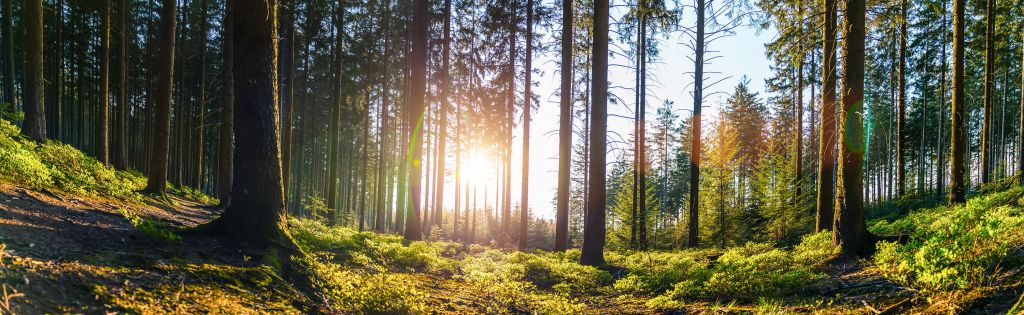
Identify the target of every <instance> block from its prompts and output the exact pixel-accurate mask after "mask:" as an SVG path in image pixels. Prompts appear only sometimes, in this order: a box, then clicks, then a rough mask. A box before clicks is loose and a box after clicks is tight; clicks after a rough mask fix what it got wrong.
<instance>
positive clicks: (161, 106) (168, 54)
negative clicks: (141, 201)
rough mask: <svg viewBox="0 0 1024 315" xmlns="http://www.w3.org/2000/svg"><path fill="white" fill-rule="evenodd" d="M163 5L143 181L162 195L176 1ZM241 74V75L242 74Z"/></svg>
mask: <svg viewBox="0 0 1024 315" xmlns="http://www.w3.org/2000/svg"><path fill="white" fill-rule="evenodd" d="M162 2H163V7H162V8H161V9H160V36H159V38H160V39H159V41H160V51H159V52H158V55H157V60H158V62H160V70H159V73H158V75H157V82H156V91H154V92H155V93H154V94H155V95H154V98H155V99H156V118H155V119H156V120H155V126H153V128H154V132H153V156H152V159H151V160H150V162H149V174H148V175H149V183H148V184H147V185H146V190H145V191H146V192H148V193H150V194H155V195H161V196H162V195H164V192H165V190H166V189H167V162H168V160H169V157H170V145H171V133H170V130H171V94H172V90H171V85H172V84H173V82H172V81H173V76H174V40H175V35H174V33H175V28H176V27H177V26H176V25H177V23H178V22H177V17H176V16H175V11H176V10H177V6H178V2H177V1H176V0H163V1H162ZM242 77H245V76H242Z"/></svg>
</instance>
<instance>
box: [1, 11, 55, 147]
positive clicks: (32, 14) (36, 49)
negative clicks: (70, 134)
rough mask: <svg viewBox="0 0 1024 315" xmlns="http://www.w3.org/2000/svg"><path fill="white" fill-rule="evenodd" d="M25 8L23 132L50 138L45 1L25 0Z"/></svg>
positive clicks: (41, 138) (39, 137)
mask: <svg viewBox="0 0 1024 315" xmlns="http://www.w3.org/2000/svg"><path fill="white" fill-rule="evenodd" d="M8 2H9V1H8ZM24 11H25V82H24V87H23V90H24V92H25V99H24V102H25V107H24V112H25V120H24V122H23V124H22V129H21V132H22V133H23V134H25V135H26V136H28V137H29V138H32V139H33V140H35V141H39V142H43V141H46V110H45V109H44V103H43V1H42V0H25V7H24ZM8 16H9V15H8Z"/></svg>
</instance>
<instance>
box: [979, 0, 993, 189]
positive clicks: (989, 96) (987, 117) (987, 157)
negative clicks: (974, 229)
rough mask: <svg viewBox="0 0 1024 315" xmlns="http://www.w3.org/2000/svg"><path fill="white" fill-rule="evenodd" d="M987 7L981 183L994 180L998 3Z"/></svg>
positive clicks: (988, 4) (988, 0)
mask: <svg viewBox="0 0 1024 315" xmlns="http://www.w3.org/2000/svg"><path fill="white" fill-rule="evenodd" d="M986 3H987V4H986V6H985V11H986V14H985V16H986V17H985V104H984V118H983V120H982V125H981V183H982V184H986V183H988V182H989V181H991V180H992V174H991V173H992V171H991V169H992V153H993V152H992V151H993V148H992V106H994V105H993V103H994V102H995V84H996V81H995V61H996V51H995V45H996V44H995V43H996V40H995V37H996V34H995V29H996V27H995V25H996V24H995V23H996V2H995V0H987V1H986Z"/></svg>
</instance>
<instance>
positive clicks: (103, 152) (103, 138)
mask: <svg viewBox="0 0 1024 315" xmlns="http://www.w3.org/2000/svg"><path fill="white" fill-rule="evenodd" d="M99 31H100V45H99V47H97V48H96V52H97V53H98V54H99V57H98V59H99V60H100V73H99V82H98V83H99V89H100V91H99V92H100V100H99V101H100V103H99V113H98V116H99V117H97V118H98V119H97V121H96V127H97V128H96V130H97V131H96V147H95V148H96V153H95V154H96V160H98V161H99V162H100V163H103V165H108V166H109V165H110V0H101V1H100V30H99Z"/></svg>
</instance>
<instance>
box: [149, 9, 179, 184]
mask: <svg viewBox="0 0 1024 315" xmlns="http://www.w3.org/2000/svg"><path fill="white" fill-rule="evenodd" d="M162 2H163V7H162V8H161V9H160V36H159V41H160V51H159V52H158V55H157V62H159V63H160V69H159V72H158V74H157V82H156V91H154V92H155V93H154V94H155V95H154V98H155V99H156V104H155V105H156V117H155V119H156V120H155V126H153V128H154V132H153V156H152V159H151V160H150V162H149V174H148V175H149V184H147V185H146V192H148V193H150V194H156V195H163V194H164V192H165V190H166V189H167V166H168V165H167V163H168V160H169V157H170V144H171V133H170V130H171V93H172V90H171V85H172V81H173V76H174V40H175V35H174V33H175V28H176V27H177V26H176V25H177V23H178V22H177V18H176V16H175V11H176V10H177V6H178V2H177V1H176V0H163V1H162Z"/></svg>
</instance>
